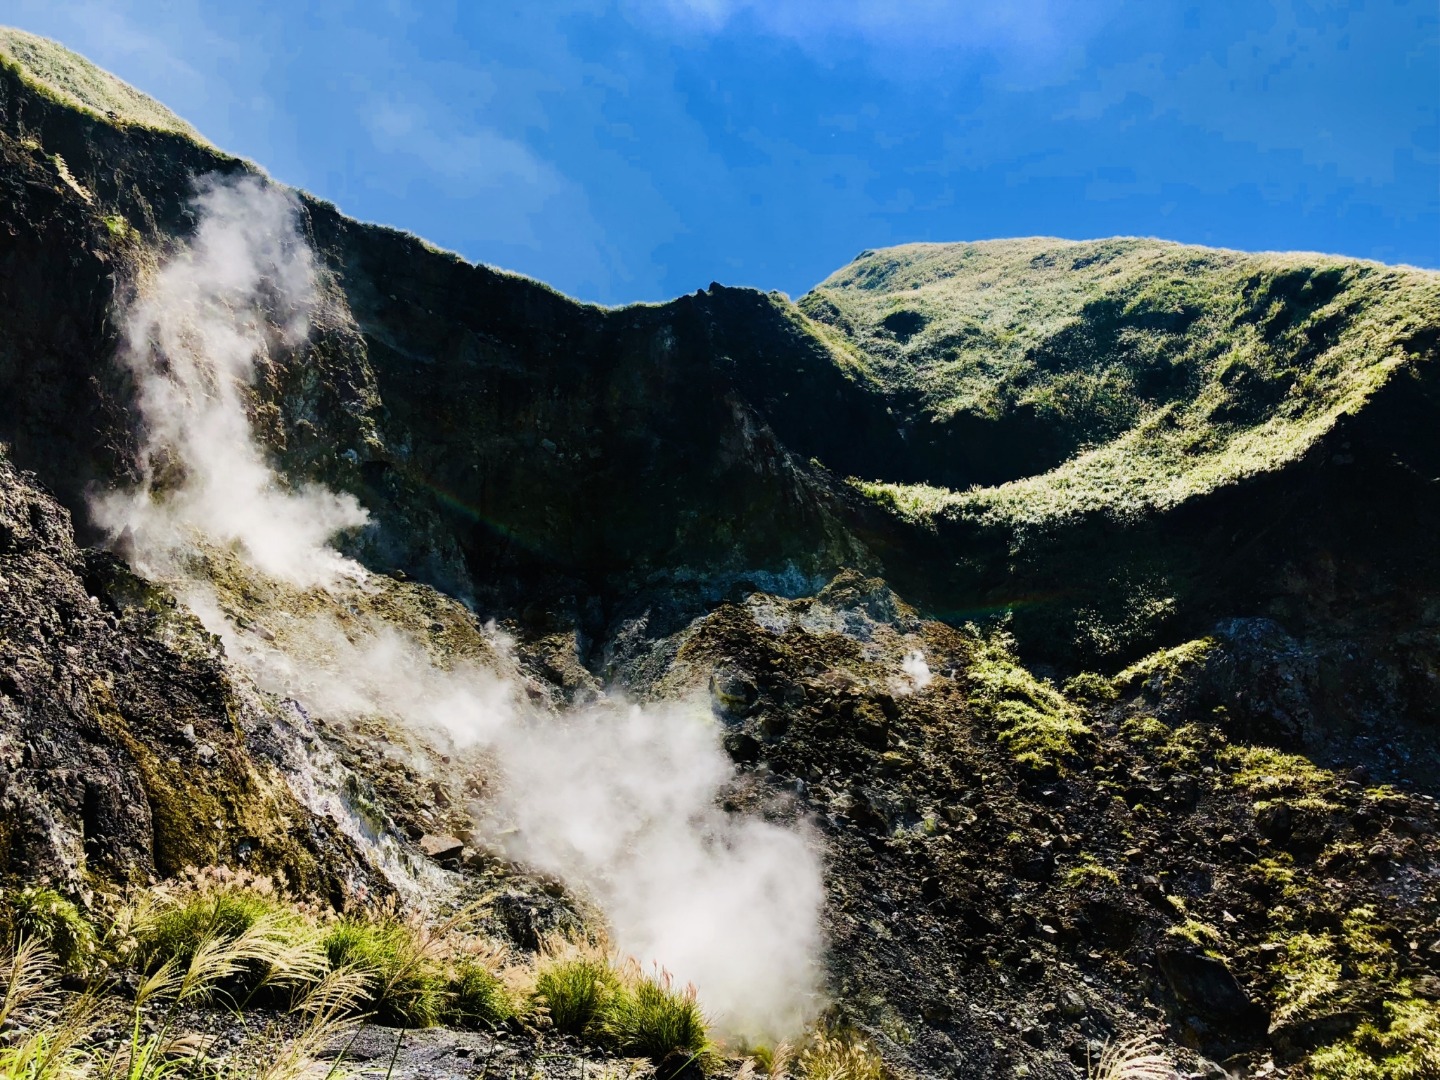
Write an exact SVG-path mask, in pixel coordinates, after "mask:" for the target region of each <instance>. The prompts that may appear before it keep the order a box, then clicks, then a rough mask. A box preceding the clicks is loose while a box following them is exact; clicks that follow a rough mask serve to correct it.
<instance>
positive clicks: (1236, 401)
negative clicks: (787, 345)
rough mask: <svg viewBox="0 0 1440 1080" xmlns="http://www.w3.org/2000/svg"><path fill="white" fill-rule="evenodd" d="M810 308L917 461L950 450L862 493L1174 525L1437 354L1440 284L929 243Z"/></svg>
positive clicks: (1283, 266) (918, 509)
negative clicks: (909, 479) (1174, 513)
mask: <svg viewBox="0 0 1440 1080" xmlns="http://www.w3.org/2000/svg"><path fill="white" fill-rule="evenodd" d="M800 307H801V308H802V309H803V310H804V311H805V312H807V313H808V314H809V315H810V316H811V317H812V318H814V319H816V320H817V321H820V322H822V323H824V324H826V325H828V326H830V327H833V328H834V329H835V330H837V331H839V332H840V333H841V334H843V335H844V337H845V339H846V340H847V342H848V343H849V344H850V345H851V346H852V347H853V350H854V352H855V353H856V354H858V356H859V357H860V358H861V359H862V361H863V372H864V377H865V378H866V379H867V380H868V381H869V382H870V383H871V384H872V385H874V386H875V387H876V388H877V389H878V391H879V392H880V393H882V394H883V395H885V397H886V398H887V399H888V400H890V401H892V402H893V403H894V407H895V409H896V412H897V413H898V416H897V423H899V424H901V425H903V426H905V427H906V428H907V429H908V435H909V438H910V440H911V441H912V442H914V443H916V444H918V446H919V448H920V449H919V450H918V451H917V453H918V455H919V456H921V457H922V458H924V457H925V456H926V449H925V448H926V447H927V446H933V445H936V444H937V443H940V442H945V443H947V444H949V445H948V446H947V449H950V450H951V451H952V453H949V454H947V455H946V456H945V459H944V460H935V461H933V462H929V461H927V462H926V466H927V467H928V469H929V473H930V475H928V476H926V477H925V480H926V481H928V482H925V483H903V482H901V483H897V482H895V480H896V478H895V477H886V476H884V475H874V476H866V477H862V478H860V480H859V481H858V482H857V487H858V488H859V489H860V490H861V491H863V492H864V493H865V494H866V495H867V496H868V497H869V498H871V499H873V500H875V501H876V502H877V503H879V504H881V505H882V506H885V507H886V508H888V509H890V510H892V511H893V512H895V513H897V514H899V515H901V516H903V517H905V518H907V519H909V520H912V521H922V522H923V521H926V520H929V519H933V518H935V517H948V518H973V519H978V520H981V521H984V522H987V523H990V522H995V523H1003V524H1007V525H1010V526H1013V527H1022V526H1029V527H1037V526H1044V525H1045V524H1047V523H1049V522H1053V521H1054V520H1056V519H1063V518H1066V517H1069V516H1074V515H1079V514H1088V513H1105V514H1109V515H1112V516H1114V517H1117V518H1121V519H1124V518H1133V517H1135V516H1137V515H1141V514H1145V513H1149V512H1152V511H1156V510H1162V511H1163V510H1166V509H1169V508H1170V507H1172V506H1174V505H1176V504H1177V503H1180V502H1182V501H1184V500H1185V499H1188V498H1193V497H1195V496H1197V495H1203V494H1205V493H1206V492H1209V491H1213V490H1215V489H1217V488H1219V487H1222V486H1224V485H1226V484H1230V483H1233V482H1235V481H1237V480H1240V479H1242V478H1245V477H1248V476H1252V475H1254V474H1257V473H1261V472H1266V471H1270V470H1274V469H1276V468H1279V467H1280V466H1282V465H1284V464H1285V463H1287V462H1289V461H1292V460H1295V459H1297V458H1299V457H1300V456H1302V455H1303V454H1304V453H1305V452H1306V451H1307V450H1308V449H1309V447H1311V446H1312V445H1313V444H1314V443H1315V441H1316V440H1317V439H1318V438H1319V437H1320V436H1321V435H1322V434H1323V433H1325V432H1326V431H1328V430H1329V429H1330V428H1331V427H1332V426H1333V424H1334V423H1335V421H1336V420H1337V418H1339V417H1340V416H1343V415H1345V414H1347V413H1354V412H1356V411H1358V410H1359V409H1361V408H1362V407H1363V406H1364V404H1365V402H1366V401H1367V399H1368V398H1369V397H1370V396H1371V395H1372V394H1374V393H1375V391H1376V390H1377V389H1378V388H1379V387H1381V386H1383V385H1384V384H1385V383H1386V382H1387V380H1389V379H1390V378H1391V376H1392V375H1393V373H1394V372H1395V371H1396V369H1397V368H1400V367H1401V366H1403V365H1404V364H1406V363H1407V362H1413V361H1414V360H1415V359H1416V357H1417V354H1419V353H1421V352H1422V351H1424V350H1427V349H1429V350H1433V348H1434V336H1435V327H1436V326H1437V324H1440V275H1437V274H1436V273H1434V272H1431V271H1422V270H1414V269H1410V268H1406V267H1389V266H1383V265H1379V264H1376V263H1367V262H1360V261H1356V260H1349V259H1340V258H1335V257H1331V256H1324V255H1310V254H1263V255H1252V254H1245V253H1241V252H1232V251H1216V250H1211V249H1205V248H1196V247H1189V246H1184V245H1180V244H1171V243H1165V242H1162V241H1156V240H1138V239H1127V238H1120V239H1113V240H1098V241H1089V242H1083V243H1077V242H1070V241H1063V240H1053V239H1044V238H1039V239H1029V240H997V241H987V242H983V243H973V244H913V245H908V246H905V247H899V248H889V249H886V250H884V251H878V252H867V253H865V254H863V255H861V256H860V257H859V258H857V259H856V260H855V261H854V262H853V263H851V264H850V265H849V266H847V267H845V268H844V269H842V270H839V271H837V272H836V273H835V274H833V275H831V276H830V277H829V278H827V279H826V280H825V281H824V282H823V283H822V284H821V285H819V286H818V287H817V288H816V289H815V290H814V291H813V292H811V293H810V294H809V295H807V296H806V297H804V298H803V299H802V300H801V301H800ZM962 433H963V434H962ZM966 434H969V435H970V436H971V437H970V439H969V440H968V441H969V442H970V443H971V444H972V445H970V446H966V445H965V443H966V442H967V440H966V438H965V435H966ZM955 443H959V444H960V445H958V446H955V445H954V444H955ZM956 449H958V450H959V451H960V453H959V454H958V455H957V454H954V453H953V450H956ZM966 450H969V451H970V452H969V453H968V454H967V453H966V452H965V451H966Z"/></svg>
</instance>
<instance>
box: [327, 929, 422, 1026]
mask: <svg viewBox="0 0 1440 1080" xmlns="http://www.w3.org/2000/svg"><path fill="white" fill-rule="evenodd" d="M324 948H325V953H326V955H327V957H328V958H329V961H330V965H331V967H332V968H337V969H347V970H350V971H353V972H356V973H357V974H359V975H361V976H362V977H364V978H365V980H366V985H367V990H366V995H365V999H364V1001H365V1004H366V1005H367V1006H368V1007H370V1008H372V1009H373V1010H374V1011H375V1014H376V1016H377V1017H378V1018H379V1019H380V1020H382V1021H383V1022H385V1023H390V1024H398V1025H401V1026H403V1027H431V1026H433V1025H435V1024H438V1023H440V1021H441V1020H442V1019H444V1017H445V1015H446V1011H447V1008H448V1006H449V986H448V979H447V976H446V972H445V967H444V965H443V964H442V963H441V961H440V958H439V957H438V956H437V955H436V941H435V939H434V938H432V937H431V936H430V935H429V934H427V933H426V931H425V930H424V928H423V927H422V926H420V925H419V924H418V923H417V922H412V921H408V920H405V919H402V918H400V917H399V916H397V915H394V914H393V913H388V912H380V913H377V914H374V915H369V914H367V915H361V916H346V917H344V918H342V919H340V920H339V921H338V922H337V923H336V924H335V925H334V926H333V927H331V928H330V931H329V932H328V933H327V934H326V935H325V939H324Z"/></svg>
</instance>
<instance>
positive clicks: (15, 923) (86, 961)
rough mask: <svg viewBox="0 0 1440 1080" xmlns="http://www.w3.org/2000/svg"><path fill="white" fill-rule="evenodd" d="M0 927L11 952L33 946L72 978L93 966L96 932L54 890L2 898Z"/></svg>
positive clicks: (32, 890)
mask: <svg viewBox="0 0 1440 1080" xmlns="http://www.w3.org/2000/svg"><path fill="white" fill-rule="evenodd" d="M0 926H3V928H4V940H5V943H6V945H7V947H8V948H9V949H11V950H12V951H13V950H15V949H17V948H19V946H20V944H21V943H22V942H33V943H36V944H38V945H40V946H42V947H43V948H44V949H45V950H46V951H47V952H48V953H50V954H51V955H52V956H53V957H54V958H55V960H56V962H57V963H58V964H59V965H60V967H61V968H62V969H63V970H64V971H66V972H67V973H69V974H72V975H83V974H85V973H87V972H88V971H89V970H90V969H91V967H92V966H93V965H94V962H95V959H96V951H97V945H98V939H97V936H96V933H95V928H94V927H93V926H91V925H90V922H89V920H88V919H86V918H85V916H84V915H82V914H80V909H79V908H78V907H76V906H75V904H74V903H72V902H71V901H69V900H67V899H66V898H65V897H63V896H61V895H60V894H59V893H58V892H56V891H55V890H54V889H50V888H45V887H43V886H33V887H31V888H28V889H21V890H20V891H19V892H15V893H11V894H9V895H7V896H5V897H4V898H3V900H0ZM0 1075H3V1074H0Z"/></svg>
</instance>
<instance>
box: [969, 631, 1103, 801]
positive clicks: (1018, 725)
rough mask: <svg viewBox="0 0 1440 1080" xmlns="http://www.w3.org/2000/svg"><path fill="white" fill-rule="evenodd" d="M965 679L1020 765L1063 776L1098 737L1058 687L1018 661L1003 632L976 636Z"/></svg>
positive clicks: (973, 702)
mask: <svg viewBox="0 0 1440 1080" xmlns="http://www.w3.org/2000/svg"><path fill="white" fill-rule="evenodd" d="M975 641H976V645H975V648H974V650H973V652H972V654H971V657H970V666H969V667H968V669H967V671H966V676H967V678H968V680H969V683H970V696H969V702H970V707H971V708H972V709H973V710H974V712H975V714H976V716H977V717H978V718H981V719H983V720H986V721H988V722H990V723H992V724H994V726H995V729H996V734H997V737H998V738H999V740H1000V742H1001V744H1002V745H1003V746H1005V748H1006V749H1008V750H1009V751H1010V752H1011V753H1012V754H1013V755H1014V756H1015V760H1016V762H1017V763H1019V764H1020V765H1021V766H1023V767H1026V768H1029V769H1032V770H1035V771H1037V772H1040V773H1045V772H1054V773H1056V774H1063V773H1065V772H1066V771H1068V769H1069V768H1070V767H1071V766H1072V765H1073V764H1074V762H1075V761H1077V760H1078V759H1079V758H1080V757H1081V756H1082V755H1083V752H1084V750H1085V748H1086V747H1088V746H1089V745H1090V744H1091V742H1092V741H1093V739H1094V733H1093V732H1092V731H1091V730H1090V728H1089V726H1088V725H1087V724H1086V723H1085V721H1084V719H1083V717H1082V715H1081V712H1080V710H1079V708H1077V707H1076V706H1075V704H1074V703H1072V702H1071V701H1070V700H1068V699H1067V698H1066V697H1065V695H1064V694H1063V693H1061V692H1060V690H1058V689H1057V688H1056V687H1055V686H1054V684H1052V683H1050V682H1049V681H1048V680H1041V679H1037V678H1036V677H1035V676H1034V675H1032V674H1031V673H1030V672H1029V671H1028V670H1026V668H1025V667H1024V666H1023V665H1021V663H1020V662H1019V661H1018V660H1017V659H1016V658H1015V655H1014V653H1013V651H1012V649H1011V645H1010V642H1009V640H1008V639H1007V638H1006V637H1005V636H1004V635H1003V634H994V635H991V636H990V637H989V638H985V637H981V636H980V635H979V634H978V633H977V634H976V637H975Z"/></svg>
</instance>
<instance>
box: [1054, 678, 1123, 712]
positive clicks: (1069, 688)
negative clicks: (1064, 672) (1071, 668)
mask: <svg viewBox="0 0 1440 1080" xmlns="http://www.w3.org/2000/svg"><path fill="white" fill-rule="evenodd" d="M1062 689H1063V690H1064V691H1065V694H1066V696H1068V697H1072V698H1074V699H1075V700H1076V701H1079V702H1081V703H1082V704H1087V705H1109V704H1111V703H1112V702H1114V701H1117V700H1118V699H1119V697H1120V691H1119V689H1118V688H1117V687H1116V685H1115V683H1114V681H1113V680H1111V679H1107V678H1106V677H1105V676H1104V675H1100V674H1097V673H1096V672H1094V671H1082V672H1080V674H1078V675H1076V676H1074V677H1072V678H1070V679H1067V680H1065V685H1064V686H1063V687H1062Z"/></svg>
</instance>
